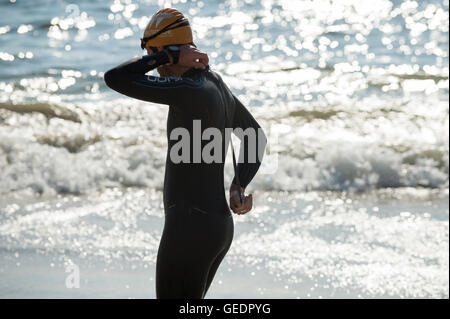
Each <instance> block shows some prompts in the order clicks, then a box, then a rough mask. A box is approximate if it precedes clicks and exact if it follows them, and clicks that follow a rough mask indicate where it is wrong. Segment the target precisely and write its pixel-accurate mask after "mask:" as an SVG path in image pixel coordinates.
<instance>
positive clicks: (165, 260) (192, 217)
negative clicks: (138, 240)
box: [156, 208, 234, 299]
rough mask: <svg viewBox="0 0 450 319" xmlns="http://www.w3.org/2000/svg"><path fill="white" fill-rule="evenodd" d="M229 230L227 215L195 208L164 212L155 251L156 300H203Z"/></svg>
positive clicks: (231, 228)
mask: <svg viewBox="0 0 450 319" xmlns="http://www.w3.org/2000/svg"><path fill="white" fill-rule="evenodd" d="M233 231H234V225H233V219H232V217H231V216H230V215H225V214H222V215H220V214H211V213H207V212H202V211H200V210H197V209H195V208H193V209H187V210H186V209H175V210H172V211H168V212H167V213H166V217H165V223H164V230H163V234H162V237H161V242H160V246H159V249H158V257H157V264H156V297H157V298H158V299H166V298H192V299H201V298H203V297H204V295H205V292H206V290H207V288H208V287H209V285H210V284H211V281H212V279H213V277H214V274H215V272H216V270H217V268H218V266H219V264H220V262H221V261H222V259H223V257H224V256H225V254H226V252H227V251H228V249H229V246H230V244H231V241H232V239H233V238H232V237H233Z"/></svg>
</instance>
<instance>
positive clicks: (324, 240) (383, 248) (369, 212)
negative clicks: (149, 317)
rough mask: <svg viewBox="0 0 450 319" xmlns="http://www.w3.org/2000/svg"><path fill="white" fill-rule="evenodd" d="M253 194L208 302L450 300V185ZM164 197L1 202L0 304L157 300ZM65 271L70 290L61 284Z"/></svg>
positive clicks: (143, 193) (138, 191)
mask: <svg viewBox="0 0 450 319" xmlns="http://www.w3.org/2000/svg"><path fill="white" fill-rule="evenodd" d="M254 196H255V201H256V203H255V205H256V207H255V209H254V211H252V213H250V214H249V215H248V216H236V215H234V223H235V237H234V241H233V244H232V247H231V249H230V251H229V253H228V254H227V256H226V258H225V260H224V262H223V264H222V265H221V266H220V267H219V270H218V273H217V275H216V278H215V279H214V282H213V285H212V287H211V290H210V292H209V293H208V295H207V298H288V299H290V298H292V299H295V298H302V299H303V298H448V288H449V277H448V247H449V237H448V214H449V212H448V199H449V196H448V190H445V189H444V190H430V189H422V190H418V189H414V188H403V189H384V190H375V191H373V192H365V193H359V194H350V193H344V192H343V193H337V192H306V193H287V192H281V193H280V192H260V191H257V192H255V195H254ZM161 199H162V194H161V192H159V191H155V190H151V189H142V188H131V189H119V188H112V189H109V190H103V191H100V192H95V193H93V194H89V195H82V196H74V195H69V196H57V197H55V198H51V199H47V200H44V201H42V200H39V199H37V200H36V201H35V202H33V203H29V204H27V203H26V202H22V203H19V202H17V203H12V202H11V201H10V202H9V203H8V204H7V205H6V206H5V202H2V205H1V206H0V211H2V222H1V223H0V238H1V242H2V247H1V249H0V255H1V259H2V260H3V263H2V266H1V268H0V283H1V284H0V287H2V288H1V289H0V298H35V297H39V298H41V297H42V298H154V297H155V295H154V271H155V270H154V269H155V268H154V267H155V261H156V253H157V248H158V244H159V238H160V235H161V231H162V227H163V225H164V221H163V213H162V207H161ZM199 249H201V248H199ZM73 264H75V265H77V266H78V267H79V269H80V288H78V289H77V288H73V289H69V288H66V286H65V282H66V279H67V277H68V276H69V275H70V271H69V272H65V270H68V268H67V267H68V266H69V265H73Z"/></svg>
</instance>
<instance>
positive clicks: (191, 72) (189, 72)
mask: <svg viewBox="0 0 450 319" xmlns="http://www.w3.org/2000/svg"><path fill="white" fill-rule="evenodd" d="M208 70H209V65H207V66H206V68H205V69H204V70H202V69H196V68H190V69H189V70H187V71H186V72H184V73H183V74H182V75H181V76H182V77H189V78H190V77H193V76H195V75H196V74H199V73H200V72H203V71H208Z"/></svg>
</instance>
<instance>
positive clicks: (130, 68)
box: [105, 52, 265, 298]
mask: <svg viewBox="0 0 450 319" xmlns="http://www.w3.org/2000/svg"><path fill="white" fill-rule="evenodd" d="M168 62H169V60H168V56H167V54H166V53H165V52H158V53H156V54H152V55H147V56H144V57H141V58H135V59H132V60H130V61H128V62H125V63H123V64H121V65H119V66H118V67H116V68H113V69H111V70H109V71H108V72H106V73H105V82H106V84H107V85H108V86H109V87H110V88H112V89H113V90H116V91H117V92H120V93H122V94H125V95H127V96H130V97H133V98H136V99H140V100H144V101H149V102H154V103H161V104H168V105H169V114H168V119H167V138H168V146H169V148H168V152H167V158H166V171H165V178H164V208H165V223H164V230H163V233H162V238H161V242H160V246H159V249H158V257H157V264H156V296H157V298H203V297H204V296H205V294H206V292H207V290H208V288H209V286H210V284H211V281H212V279H213V277H214V275H215V273H216V270H217V268H218V267H219V264H220V263H221V261H222V259H223V258H224V256H225V254H226V253H227V251H228V249H229V248H230V245H231V242H232V239H233V232H234V224H233V218H232V215H231V212H230V210H229V207H228V204H227V201H226V198H225V189H224V177H223V169H224V162H225V149H226V148H225V139H222V150H223V152H222V158H221V161H220V163H215V162H213V163H205V162H203V159H202V160H201V162H200V163H195V162H194V160H195V158H194V154H193V151H192V150H193V138H191V141H190V143H191V144H190V146H191V148H190V150H191V154H190V160H191V161H190V163H183V162H181V163H174V162H172V160H171V158H170V156H169V155H170V149H171V147H172V146H173V145H174V144H176V143H177V142H178V141H177V140H171V139H170V138H169V137H170V133H171V132H172V130H173V129H175V128H179V127H182V128H185V129H187V130H188V131H189V133H190V136H191V137H192V136H194V132H193V126H194V125H193V121H194V120H201V128H202V131H203V130H204V129H205V128H207V127H214V128H218V129H220V130H221V131H222V132H223V130H224V128H225V127H232V128H236V127H241V128H242V129H246V128H249V127H252V128H254V129H255V130H257V129H258V128H260V126H259V125H258V123H257V122H256V121H255V119H254V118H253V117H252V115H251V114H250V113H249V112H248V111H247V109H246V108H245V107H244V106H243V105H242V104H241V103H240V102H239V100H238V99H237V98H236V97H235V96H234V95H233V94H232V93H231V91H230V90H229V89H228V87H227V86H226V85H225V84H224V82H223V81H222V79H221V78H220V76H219V75H218V74H217V73H215V72H212V71H211V70H210V69H209V67H207V69H206V70H198V69H190V70H188V71H187V72H186V73H184V74H183V75H182V76H181V77H154V76H149V75H145V73H147V72H149V71H150V70H152V69H154V68H156V67H158V66H160V65H163V64H166V63H168ZM225 108H227V109H226V110H225ZM258 136H259V138H260V140H259V149H258V150H259V152H261V151H263V149H264V146H265V136H264V135H263V134H262V135H258ZM261 139H262V140H261ZM242 141H243V144H242V143H241V152H243V151H242V150H244V153H245V152H246V151H245V150H246V149H247V145H246V144H247V143H248V141H247V139H246V138H244V139H241V142H242ZM208 142H209V140H206V141H202V142H201V147H202V149H203V146H205V145H206V144H207V143H208ZM261 145H262V147H261ZM258 150H257V151H258ZM247 155H248V154H246V155H245V156H244V161H243V162H242V163H241V162H240V163H239V164H238V172H239V181H240V184H241V186H242V187H244V188H245V187H246V186H247V185H248V184H249V183H250V181H251V180H252V178H253V177H254V175H255V174H256V172H257V170H258V168H259V166H260V160H259V159H260V158H258V156H256V159H257V160H256V163H249V162H248V160H246V159H248V158H247Z"/></svg>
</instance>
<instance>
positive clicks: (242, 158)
mask: <svg viewBox="0 0 450 319" xmlns="http://www.w3.org/2000/svg"><path fill="white" fill-rule="evenodd" d="M233 97H234V101H235V104H236V107H235V112H234V118H233V131H234V132H235V133H236V132H239V130H236V128H241V129H242V131H243V134H236V135H237V136H238V137H239V139H240V140H241V145H240V152H239V160H238V165H237V171H238V175H239V182H240V184H241V185H240V186H241V187H242V188H244V189H245V188H246V187H247V185H248V184H249V183H250V182H251V180H252V179H253V177H254V176H255V175H256V172H257V171H258V169H259V167H260V166H261V161H262V158H263V155H264V150H265V147H266V144H267V138H266V135H265V134H264V132H263V130H262V128H261V126H260V125H259V124H258V122H256V120H255V119H254V118H253V116H252V115H251V114H250V112H249V111H248V110H247V109H246V108H245V106H244V105H242V103H241V102H240V101H239V100H238V98H236V97H235V96H234V95H233ZM249 128H250V130H247V129H249ZM251 131H254V132H255V135H254V137H252V135H251V133H250V132H251ZM247 132H248V133H249V134H246V133H247ZM233 184H237V181H236V177H235V178H234V179H233Z"/></svg>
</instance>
